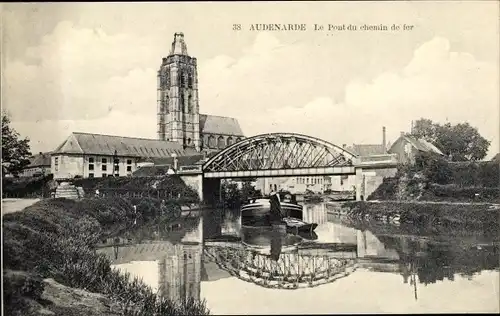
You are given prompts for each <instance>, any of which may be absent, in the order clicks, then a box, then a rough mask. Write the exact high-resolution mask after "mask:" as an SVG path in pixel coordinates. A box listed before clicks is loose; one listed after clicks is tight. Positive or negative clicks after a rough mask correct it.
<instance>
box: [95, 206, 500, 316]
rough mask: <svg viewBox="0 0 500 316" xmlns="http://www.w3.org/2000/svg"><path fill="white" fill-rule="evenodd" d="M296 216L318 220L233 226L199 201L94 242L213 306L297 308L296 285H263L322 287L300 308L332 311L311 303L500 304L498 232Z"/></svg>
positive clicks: (357, 307) (379, 306) (171, 289)
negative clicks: (128, 240)
mask: <svg viewBox="0 0 500 316" xmlns="http://www.w3.org/2000/svg"><path fill="white" fill-rule="evenodd" d="M303 218H304V220H305V221H308V222H315V223H318V227H317V228H316V230H315V232H313V233H309V234H307V233H306V234H304V233H301V234H298V235H293V234H288V233H287V232H286V229H285V228H284V227H281V226H275V227H249V226H241V223H240V220H239V212H238V210H225V211H217V210H206V211H204V216H203V219H201V218H197V219H196V220H191V222H189V223H188V222H186V224H185V226H186V227H184V230H180V231H182V233H179V234H178V235H177V237H175V238H173V237H172V236H171V235H169V234H161V233H155V230H154V229H151V228H150V229H148V231H147V232H142V233H141V234H139V235H140V236H142V239H141V238H136V239H134V243H133V244H130V245H121V246H118V247H104V248H102V249H100V250H99V251H101V252H103V253H106V254H108V255H109V257H110V258H112V259H113V261H114V263H115V265H116V267H118V268H120V269H123V270H125V271H128V272H131V273H132V274H134V275H137V276H140V277H142V278H144V280H145V281H146V282H147V283H148V284H150V285H151V286H152V287H153V288H154V289H156V290H158V291H159V293H160V294H161V295H164V296H166V297H169V298H171V299H175V300H181V299H184V298H186V297H189V296H191V297H194V298H206V299H207V303H208V307H209V308H211V310H212V312H214V313H238V312H240V313H241V311H242V310H245V311H246V312H248V313H262V312H264V313H265V312H267V313H300V312H301V308H302V307H301V306H302V305H300V306H299V305H296V304H295V303H294V302H295V300H297V301H300V299H299V297H297V298H295V296H294V295H295V294H282V295H279V294H273V293H275V292H262V291H265V289H261V290H259V288H262V287H266V288H274V289H297V291H298V292H300V289H301V288H304V287H313V288H314V289H315V291H323V292H314V293H317V294H315V296H314V298H312V297H311V298H310V299H309V301H303V302H302V304H303V305H304V307H303V308H304V310H303V311H304V312H306V313H311V312H314V313H321V312H327V313H329V312H331V311H332V308H333V307H332V306H333V305H331V307H329V309H328V308H327V307H328V306H330V305H328V304H333V303H330V301H328V302H327V301H324V300H323V301H324V302H323V303H319V302H320V301H322V297H330V296H331V293H335V295H334V297H333V298H332V300H331V301H332V302H333V301H335V302H336V303H335V305H334V306H335V308H337V310H338V311H339V312H342V311H345V312H386V311H400V312H419V311H420V312H434V311H444V312H447V311H457V312H460V311H464V310H465V311H493V312H495V311H498V300H497V298H498V287H495V286H496V285H495V284H496V283H498V277H499V272H498V267H499V262H498V258H499V243H498V242H499V239H498V234H496V235H492V234H490V233H489V234H484V232H482V231H476V232H473V231H448V232H432V231H430V232H419V233H416V232H415V231H414V230H412V229H413V228H411V227H410V228H406V227H404V226H403V225H402V226H399V227H398V226H394V225H389V224H381V223H377V222H373V223H366V222H362V223H361V222H352V221H349V220H347V219H346V218H345V217H342V216H337V215H330V214H328V208H327V207H326V206H325V205H323V204H317V205H306V206H305V207H304V216H303ZM188 226H189V227H188ZM136 235H137V234H136ZM487 270H489V271H491V272H490V274H488V273H486V271H487ZM488 280H489V281H488ZM334 281H335V282H334ZM480 282H482V283H480ZM485 282H486V283H485ZM200 284H201V285H200ZM428 285H429V286H430V285H432V287H427V286H428ZM252 286H257V287H252ZM434 286H436V287H434ZM319 289H323V290H319ZM345 291H348V292H349V291H351V292H350V293H351V294H345V295H344V294H342V293H344V292H345ZM278 292H279V291H278ZM292 292H295V291H291V292H290V291H288V292H286V293H292ZM358 292H359V293H365V294H359V295H366V296H367V297H369V299H368V298H367V299H365V298H364V297H361V296H358V294H357V293H358ZM238 293H240V294H241V293H248V294H246V295H243V296H241V295H239V296H238V295H237V294H238ZM304 293H305V292H304ZM402 293H407V294H405V295H406V296H404V297H402V296H401V294H402ZM233 294H234V295H233ZM249 295H257V296H259V297H261V296H262V297H263V299H264V297H265V298H268V297H269V300H270V301H266V302H267V303H265V304H264V303H259V304H254V303H252V301H251V300H245V299H244V297H246V296H249ZM283 295H285V296H283ZM297 295H299V294H297ZM302 295H305V294H302ZM457 295H458V296H459V295H462V296H463V297H469V296H472V297H474V296H476V297H477V296H480V298H478V300H479V301H480V303H476V302H470V301H467V304H469V305H466V303H465V301H466V299H464V298H462V299H461V300H462V303H463V305H460V304H458V303H457V304H456V305H453V304H455V303H452V302H453V300H452V298H455V296H457ZM226 296H227V297H226ZM391 296H392V297H397V300H398V302H399V303H397V304H396V303H394V301H391V300H389V297H391ZM430 296H434V298H433V299H434V301H430V300H431V299H430V298H429V297H430ZM270 297H274V298H275V299H274V300H271V299H270ZM448 297H449V300H448V301H447V300H446V298H448ZM410 298H411V301H413V302H415V303H414V304H417V305H412V304H413V303H410V302H411V301H409V300H408V299H410ZM371 299H373V303H372V304H371V305H370V303H369V301H370V300H371ZM219 300H220V301H219ZM264 300H265V299H264ZM279 302H290V305H284V304H281V303H279ZM384 302H385V303H384ZM231 304H234V305H231ZM297 304H298V303H297ZM321 304H323V305H321ZM398 304H399V305H398ZM439 304H441V305H439ZM476 304H477V306H476ZM257 305H258V306H257ZM292 305H293V306H295V307H294V308H295V309H294V310H290V309H289V308H291V307H290V306H292ZM231 306H232V307H231ZM342 306H343V307H342ZM409 306H413V309H414V310H411V309H409ZM306 307H307V308H306ZM459 307H460V308H459ZM252 308H253V309H252ZM259 308H260V309H259ZM265 308H268V309H265ZM342 308H343V309H342Z"/></svg>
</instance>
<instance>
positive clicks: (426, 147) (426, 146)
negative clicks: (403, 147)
mask: <svg viewBox="0 0 500 316" xmlns="http://www.w3.org/2000/svg"><path fill="white" fill-rule="evenodd" d="M400 139H402V140H404V141H406V142H407V143H409V144H411V145H412V146H413V147H414V148H416V149H417V150H420V151H424V152H433V153H436V154H439V155H444V154H443V152H442V151H441V150H440V149H439V148H437V147H436V146H434V145H433V144H431V143H430V142H428V141H426V140H425V139H423V138H416V137H414V136H411V135H402V136H400V137H399V139H398V140H396V141H395V142H394V144H393V146H394V145H395V144H396V143H397V142H398V141H399V140H400ZM391 149H392V147H391Z"/></svg>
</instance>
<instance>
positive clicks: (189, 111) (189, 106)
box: [187, 96, 193, 113]
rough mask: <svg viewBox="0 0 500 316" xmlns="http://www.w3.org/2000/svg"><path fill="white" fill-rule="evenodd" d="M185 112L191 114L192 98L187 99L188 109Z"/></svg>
mask: <svg viewBox="0 0 500 316" xmlns="http://www.w3.org/2000/svg"><path fill="white" fill-rule="evenodd" d="M187 112H188V113H191V112H193V98H192V97H191V96H189V97H188V107H187Z"/></svg>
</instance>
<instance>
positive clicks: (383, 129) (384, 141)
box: [382, 126, 387, 153]
mask: <svg viewBox="0 0 500 316" xmlns="http://www.w3.org/2000/svg"><path fill="white" fill-rule="evenodd" d="M382 150H383V151H384V153H385V152H386V151H387V140H386V138H385V126H382Z"/></svg>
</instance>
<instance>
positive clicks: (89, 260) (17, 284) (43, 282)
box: [3, 197, 209, 316]
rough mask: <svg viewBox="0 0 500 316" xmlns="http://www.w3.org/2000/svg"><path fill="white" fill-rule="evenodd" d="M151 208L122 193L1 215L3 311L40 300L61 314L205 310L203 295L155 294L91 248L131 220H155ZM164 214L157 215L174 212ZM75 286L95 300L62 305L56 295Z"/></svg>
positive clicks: (30, 310)
mask: <svg viewBox="0 0 500 316" xmlns="http://www.w3.org/2000/svg"><path fill="white" fill-rule="evenodd" d="M143 200H146V199H143ZM151 210H152V209H151V208H143V209H139V210H138V212H139V216H137V214H136V213H135V212H134V209H133V208H132V206H131V205H130V204H129V203H126V200H124V199H119V198H116V197H114V198H100V199H83V200H79V201H73V200H67V199H50V200H42V201H39V202H37V203H35V204H33V205H31V206H29V207H27V208H26V209H24V210H22V211H19V212H15V213H11V214H6V215H4V216H3V234H4V236H3V251H4V253H3V254H4V256H3V259H4V260H3V269H4V271H3V275H4V283H5V280H7V281H8V282H9V280H12V282H9V283H8V284H9V286H8V287H5V290H4V307H5V312H6V314H9V315H38V314H40V311H41V309H40V308H43V309H46V310H48V311H51V312H53V313H58V312H60V311H61V310H64V313H65V314H67V315H70V314H71V315H93V313H92V310H98V311H99V312H98V314H100V315H116V313H118V314H119V315H153V316H155V315H207V314H208V313H209V311H208V310H207V309H206V307H205V303H204V302H195V301H190V302H185V303H182V304H180V303H176V302H172V301H169V300H167V299H164V298H162V297H159V296H157V295H156V294H155V293H153V292H152V290H151V288H150V287H148V286H147V285H146V284H145V283H143V282H142V280H138V279H132V278H131V277H130V276H129V275H126V274H123V273H121V272H119V271H118V270H115V269H112V268H111V263H110V261H109V260H108V259H107V258H106V257H105V256H103V255H99V254H97V253H96V251H95V250H94V245H96V244H97V242H98V241H99V240H102V239H103V238H104V237H105V236H113V234H117V233H119V232H121V231H123V230H126V229H127V227H130V225H132V223H134V221H136V222H138V225H143V224H144V225H145V224H147V223H152V222H154V221H155V220H156V219H158V218H159V217H158V215H159V214H155V213H154V212H151ZM166 215H167V217H166V218H165V217H164V218H163V220H171V219H172V218H173V217H172V214H170V216H169V214H166ZM138 218H139V221H137V219H138ZM20 275H24V277H19V276H20ZM26 276H27V277H26ZM57 289H59V290H60V292H59V294H57V293H58V290H57ZM77 289H78V290H77ZM77 292H78V293H80V294H81V295H83V296H85V297H89V298H90V297H98V296H99V297H102V300H101V299H96V300H95V305H91V306H89V308H88V309H87V308H85V306H83V305H82V304H79V303H78V304H74V305H72V304H69V305H64V306H63V305H62V304H63V303H64V302H65V300H63V299H59V300H58V299H57V296H58V295H61V296H59V297H63V296H64V295H65V294H64V293H66V294H68V293H73V294H75V293H77ZM50 293H52V294H50ZM49 294H50V295H49ZM44 295H45V296H44ZM68 295H69V294H68ZM85 302H87V303H89V302H90V300H86V301H85ZM103 302H105V303H103ZM99 304H102V306H101V307H103V308H104V309H100V307H99V306H98V305H99ZM40 306H41V307H40ZM111 306H113V307H111ZM62 308H63V309H62ZM94 314H95V313H94ZM96 315H97V314H96Z"/></svg>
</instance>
